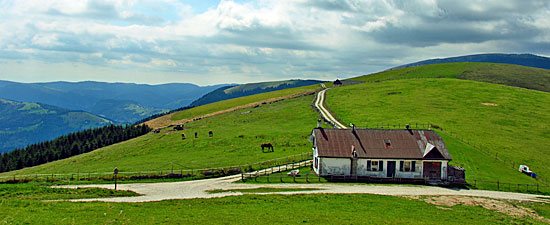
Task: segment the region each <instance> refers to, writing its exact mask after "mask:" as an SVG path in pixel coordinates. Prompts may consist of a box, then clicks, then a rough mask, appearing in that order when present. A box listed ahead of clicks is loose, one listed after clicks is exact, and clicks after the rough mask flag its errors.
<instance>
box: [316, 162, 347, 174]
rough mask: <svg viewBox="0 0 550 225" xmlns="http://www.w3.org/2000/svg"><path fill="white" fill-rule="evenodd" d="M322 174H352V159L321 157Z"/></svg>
mask: <svg viewBox="0 0 550 225" xmlns="http://www.w3.org/2000/svg"><path fill="white" fill-rule="evenodd" d="M319 161H320V162H319V164H320V165H319V166H320V167H321V175H350V169H351V159H349V158H320V160H319Z"/></svg>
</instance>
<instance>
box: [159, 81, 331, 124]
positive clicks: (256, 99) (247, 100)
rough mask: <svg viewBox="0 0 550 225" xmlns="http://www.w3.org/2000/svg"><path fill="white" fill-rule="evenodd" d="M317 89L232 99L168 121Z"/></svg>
mask: <svg viewBox="0 0 550 225" xmlns="http://www.w3.org/2000/svg"><path fill="white" fill-rule="evenodd" d="M319 87H320V86H319V84H316V85H309V86H303V87H297V88H288V89H283V90H278V91H271V92H266V93H261V94H256V95H250V96H245V97H240V98H233V99H228V100H224V101H219V102H214V103H210V104H207V105H202V106H199V107H195V108H191V109H188V110H183V111H179V112H177V113H175V114H173V115H172V117H171V118H170V119H171V120H174V121H176V120H182V119H192V118H195V117H197V116H201V115H206V114H209V113H214V112H218V111H222V110H226V109H230V108H234V107H238V106H243V105H246V104H250V103H254V102H259V101H264V100H267V99H272V98H278V97H284V96H288V95H293V94H298V93H301V92H306V91H312V90H315V89H318V88H319Z"/></svg>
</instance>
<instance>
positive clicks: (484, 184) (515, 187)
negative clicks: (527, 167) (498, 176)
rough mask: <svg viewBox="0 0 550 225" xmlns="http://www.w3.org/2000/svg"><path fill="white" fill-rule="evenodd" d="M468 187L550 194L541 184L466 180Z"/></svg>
mask: <svg viewBox="0 0 550 225" xmlns="http://www.w3.org/2000/svg"><path fill="white" fill-rule="evenodd" d="M466 181H467V183H468V185H470V186H471V187H476V188H480V189H486V190H496V191H510V192H523V193H544V194H550V186H548V185H543V184H538V183H537V184H519V183H507V182H500V181H487V180H477V179H473V180H468V179H467V180H466Z"/></svg>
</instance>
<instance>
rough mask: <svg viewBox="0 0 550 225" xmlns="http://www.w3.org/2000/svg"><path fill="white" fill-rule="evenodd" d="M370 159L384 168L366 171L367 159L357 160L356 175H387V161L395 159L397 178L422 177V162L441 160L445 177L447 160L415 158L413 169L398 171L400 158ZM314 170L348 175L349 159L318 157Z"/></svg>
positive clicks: (442, 174) (315, 152) (322, 174)
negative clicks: (412, 170)
mask: <svg viewBox="0 0 550 225" xmlns="http://www.w3.org/2000/svg"><path fill="white" fill-rule="evenodd" d="M317 154H318V153H317V151H316V150H315V151H314V153H313V159H314V160H315V157H317V156H318V155H317ZM368 160H371V161H383V165H384V168H383V170H382V171H367V159H358V160H357V175H358V176H370V177H382V178H384V177H387V171H388V161H395V177H399V178H416V179H422V178H423V177H422V176H423V175H422V172H423V170H424V168H423V162H424V161H426V162H441V179H442V180H446V179H447V166H448V162H447V161H441V160H416V165H415V171H414V172H405V171H399V164H400V161H401V160H387V159H368ZM404 161H410V160H404ZM314 170H315V172H316V173H317V174H319V175H321V176H324V175H350V170H351V159H349V158H319V167H318V168H317V169H315V168H314Z"/></svg>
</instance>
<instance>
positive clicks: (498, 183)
mask: <svg viewBox="0 0 550 225" xmlns="http://www.w3.org/2000/svg"><path fill="white" fill-rule="evenodd" d="M499 190H500V181H498V180H497V191H499Z"/></svg>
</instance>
